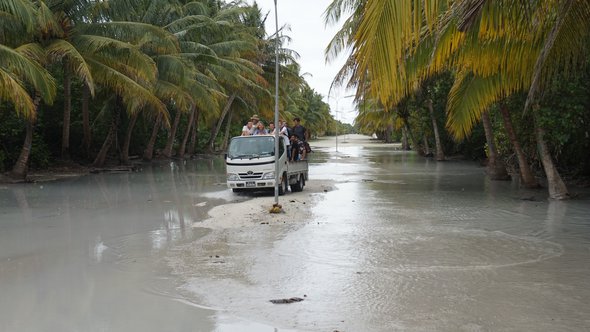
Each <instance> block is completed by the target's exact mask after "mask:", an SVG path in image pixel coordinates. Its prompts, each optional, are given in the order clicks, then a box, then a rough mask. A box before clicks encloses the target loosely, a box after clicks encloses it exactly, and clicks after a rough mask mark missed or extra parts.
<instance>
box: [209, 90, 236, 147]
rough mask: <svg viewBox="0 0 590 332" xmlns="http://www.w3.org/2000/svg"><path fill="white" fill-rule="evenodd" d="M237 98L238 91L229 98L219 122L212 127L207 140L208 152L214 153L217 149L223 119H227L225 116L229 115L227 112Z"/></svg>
mask: <svg viewBox="0 0 590 332" xmlns="http://www.w3.org/2000/svg"><path fill="white" fill-rule="evenodd" d="M235 98H236V93H235V92H234V93H233V94H232V95H231V96H230V97H229V99H228V100H227V103H226V104H225V107H224V108H223V111H222V112H221V116H220V117H219V120H218V121H217V124H216V125H215V126H214V127H213V128H211V136H210V137H209V141H207V152H209V153H212V152H214V151H215V138H217V135H218V134H219V130H221V125H222V124H223V120H225V116H226V115H227V112H229V108H230V107H231V104H232V103H233V102H234V99H235Z"/></svg>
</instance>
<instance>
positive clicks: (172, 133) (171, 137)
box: [162, 110, 182, 158]
mask: <svg viewBox="0 0 590 332" xmlns="http://www.w3.org/2000/svg"><path fill="white" fill-rule="evenodd" d="M181 115H182V112H180V110H176V116H175V117H174V123H173V124H172V128H170V133H169V134H168V140H167V141H166V147H165V148H164V151H163V152H162V154H163V155H164V156H166V158H170V157H171V156H172V146H173V145H174V140H175V139H176V131H177V130H178V124H179V123H180V116H181Z"/></svg>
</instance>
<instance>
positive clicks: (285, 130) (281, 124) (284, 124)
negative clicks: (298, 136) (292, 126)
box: [279, 119, 291, 160]
mask: <svg viewBox="0 0 590 332" xmlns="http://www.w3.org/2000/svg"><path fill="white" fill-rule="evenodd" d="M279 128H280V131H279V134H280V135H285V137H287V139H286V140H285V141H286V142H287V158H288V159H289V160H291V140H290V139H289V128H287V122H286V121H285V120H283V119H281V120H279Z"/></svg>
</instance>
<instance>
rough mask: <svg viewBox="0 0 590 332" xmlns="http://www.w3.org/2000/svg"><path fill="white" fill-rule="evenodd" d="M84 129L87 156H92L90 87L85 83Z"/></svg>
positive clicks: (83, 96)
mask: <svg viewBox="0 0 590 332" xmlns="http://www.w3.org/2000/svg"><path fill="white" fill-rule="evenodd" d="M82 93H83V94H82V130H83V131H84V138H83V145H84V149H85V150H86V156H87V157H89V156H90V144H91V142H92V133H91V132H90V111H89V109H88V104H89V102H90V88H88V85H86V84H84V88H83V90H82Z"/></svg>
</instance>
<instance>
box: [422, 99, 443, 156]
mask: <svg viewBox="0 0 590 332" xmlns="http://www.w3.org/2000/svg"><path fill="white" fill-rule="evenodd" d="M426 106H427V107H428V111H429V112H430V120H432V130H433V131H434V142H435V143H436V160H438V161H443V160H445V153H444V151H443V149H442V143H441V141H440V135H439V132H438V124H437V123H436V117H435V116H434V107H432V99H430V98H428V100H427V101H426Z"/></svg>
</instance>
